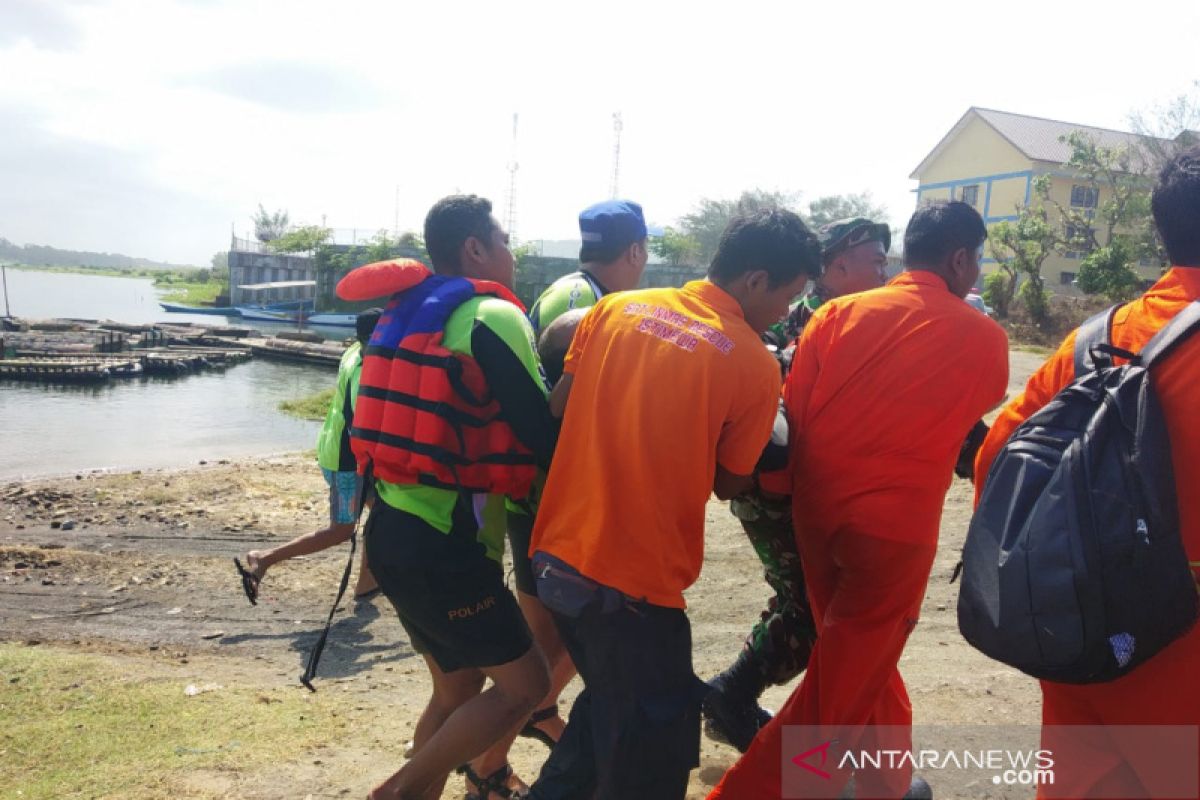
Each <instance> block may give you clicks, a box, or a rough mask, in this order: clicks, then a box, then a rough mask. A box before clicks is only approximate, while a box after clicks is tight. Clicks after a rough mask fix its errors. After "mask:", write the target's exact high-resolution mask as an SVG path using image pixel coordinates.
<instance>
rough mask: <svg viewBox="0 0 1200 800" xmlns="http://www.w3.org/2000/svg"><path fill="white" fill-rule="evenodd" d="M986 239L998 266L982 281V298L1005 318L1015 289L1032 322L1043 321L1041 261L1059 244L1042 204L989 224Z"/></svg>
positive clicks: (1045, 307) (1045, 309)
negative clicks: (1013, 218) (1004, 220)
mask: <svg viewBox="0 0 1200 800" xmlns="http://www.w3.org/2000/svg"><path fill="white" fill-rule="evenodd" d="M987 241H988V249H989V250H991V252H992V257H993V258H995V259H996V264H997V266H998V267H999V269H998V271H997V272H995V273H993V275H989V276H988V278H987V279H985V281H984V287H983V289H984V300H985V301H986V302H987V304H988V305H990V306H991V307H992V308H993V309H995V311H996V314H997V315H999V316H1001V317H1007V316H1008V314H1009V312H1010V311H1011V309H1012V303H1013V300H1014V298H1015V297H1017V296H1018V292H1019V296H1020V299H1021V302H1022V303H1023V304H1024V305H1025V309H1026V310H1027V311H1028V312H1029V316H1030V318H1031V319H1032V320H1033V321H1034V323H1036V324H1037V325H1042V324H1043V323H1045V321H1046V317H1047V312H1048V311H1049V307H1048V298H1047V296H1046V294H1047V293H1046V284H1045V281H1044V280H1043V278H1042V264H1043V263H1044V262H1045V260H1046V259H1047V258H1048V257H1049V256H1050V254H1051V253H1052V252H1054V250H1055V248H1056V247H1057V246H1058V245H1059V235H1058V232H1057V231H1056V230H1055V228H1054V226H1052V225H1051V224H1050V222H1049V220H1048V216H1047V213H1046V207H1045V206H1044V205H1043V204H1042V203H1040V202H1039V203H1035V204H1033V205H1029V206H1022V207H1021V209H1020V212H1019V214H1018V215H1017V219H1016V220H1014V221H1011V222H1000V223H997V224H996V225H994V226H992V229H991V231H989V233H988V240H987ZM997 276H999V277H997Z"/></svg>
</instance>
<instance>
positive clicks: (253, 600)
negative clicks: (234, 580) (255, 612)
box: [233, 558, 262, 606]
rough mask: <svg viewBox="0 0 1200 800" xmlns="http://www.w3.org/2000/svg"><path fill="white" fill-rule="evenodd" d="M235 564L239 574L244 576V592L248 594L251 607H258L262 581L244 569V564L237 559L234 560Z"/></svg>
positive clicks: (247, 597)
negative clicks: (259, 584)
mask: <svg viewBox="0 0 1200 800" xmlns="http://www.w3.org/2000/svg"><path fill="white" fill-rule="evenodd" d="M233 563H234V566H236V567H237V570H238V573H239V574H240V575H241V576H242V591H243V592H245V593H246V599H247V600H249V601H250V605H252V606H256V605H258V583H259V581H261V580H262V579H261V578H260V577H258V576H257V575H255V574H254V573H253V572H251V571H250V570H248V569H246V568H245V567H243V566H242V562H241V561H238V560H237V559H236V558H235V559H233Z"/></svg>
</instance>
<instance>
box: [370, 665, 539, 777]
mask: <svg viewBox="0 0 1200 800" xmlns="http://www.w3.org/2000/svg"><path fill="white" fill-rule="evenodd" d="M427 663H428V664H429V669H430V673H431V674H432V675H433V676H434V686H435V687H437V686H438V685H439V684H441V683H444V680H445V679H446V678H447V677H448V676H447V673H443V672H441V670H440V669H438V667H437V664H436V663H434V662H433V661H432V660H430V659H427ZM471 672H474V670H472V671H471ZM479 672H482V673H483V674H484V675H486V676H487V677H489V678H491V680H492V685H491V686H490V687H489V688H488V689H487V690H486V691H484V692H482V693H480V694H477V695H475V696H473V697H471V698H470V699H469V700H466V701H465V702H463V703H461V704H460V705H458V707H457V708H456V709H454V710H453V711H452V712H451V713H450V714H449V715H448V716H447V717H445V718H444V721H443V722H442V723H441V725H437V726H435V722H436V720H437V716H440V711H437V712H432V713H431V712H430V709H428V708H427V709H426V714H423V715H422V718H421V725H420V726H419V727H420V730H419V734H420V736H421V737H422V738H421V739H419V740H418V741H417V742H416V747H415V749H414V750H413V755H412V759H411V760H410V761H409V762H408V763H407V764H405V765H404V766H403V767H401V769H400V771H399V772H397V773H396V774H395V775H393V776H392V777H390V778H388V779H387V780H386V781H384V782H383V783H382V784H380V785H379V786H378V787H376V789H375V790H374V791H373V792H372V793H371V797H372V798H380V799H382V798H397V799H398V800H436V798H437V797H438V796H440V794H441V790H442V787H443V786H444V785H445V782H446V778H447V777H448V776H449V774H450V771H451V770H453V769H454V768H455V767H457V766H459V765H460V764H464V763H466V762H468V761H470V760H471V759H473V758H477V757H478V756H479V755H480V754H482V753H483V752H484V750H486V749H489V748H491V747H493V746H495V745H497V743H498V742H500V741H502V739H503V738H504V737H505V736H506V735H508V734H509V732H510V731H513V730H515V729H517V728H519V727H520V725H521V724H522V723H523V721H524V720H525V719H526V717H528V715H529V712H530V711H531V710H532V709H533V707H534V705H536V704H537V701H538V700H540V699H541V698H542V697H544V696H545V694H546V691H547V690H548V689H549V686H550V679H549V675H548V673H547V670H546V662H545V659H544V658H543V657H542V653H541V651H540V650H538V649H537V647H536V646H534V647H531V648H529V650H528V651H527V652H526V653H525V655H523V656H521V657H520V658H517V659H515V660H513V661H510V662H508V663H507V664H501V665H499V666H495V667H484V668H482V669H481V670H479ZM452 674H456V673H452ZM471 677H472V679H473V680H476V681H477V680H478V679H477V678H475V677H474V676H471ZM461 688H463V689H464V690H465V688H467V687H466V685H465V682H464V684H463V685H462V686H461ZM435 690H436V689H435ZM427 715H428V718H427ZM435 727H436V730H434V731H433V732H432V733H430V729H433V728H435ZM425 736H428V737H429V738H428V739H425V738H424V737H425ZM506 749H507V748H506Z"/></svg>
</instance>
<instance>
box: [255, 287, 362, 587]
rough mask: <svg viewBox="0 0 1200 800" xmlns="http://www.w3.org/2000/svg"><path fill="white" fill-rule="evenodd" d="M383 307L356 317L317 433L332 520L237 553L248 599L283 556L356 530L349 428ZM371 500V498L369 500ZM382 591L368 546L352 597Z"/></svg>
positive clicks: (358, 482) (358, 489) (358, 484)
mask: <svg viewBox="0 0 1200 800" xmlns="http://www.w3.org/2000/svg"><path fill="white" fill-rule="evenodd" d="M381 313H382V312H381V310H380V309H378V308H372V309H370V310H368V311H364V312H362V313H361V314H359V315H358V317H357V319H356V320H355V336H356V341H355V342H354V343H353V344H352V345H350V347H348V348H347V349H346V352H345V353H343V354H342V360H341V362H340V363H339V364H338V379H337V386H336V388H335V389H334V392H333V398H332V399H331V400H330V401H329V410H328V411H327V412H326V413H325V424H324V425H322V426H321V432H320V433H319V434H318V435H317V464H318V465H319V466H320V467H321V473H322V474H323V475H324V476H325V483H326V484H328V485H329V525H328V526H327V527H325V528H322V529H321V530H319V531H315V532H313V533H307V534H305V535H303V536H298V537H296V538H295V539H292V540H291V541H290V542H288V543H286V544H281V545H280V546H278V547H273V548H271V549H270V550H251V551H250V552H248V553H246V564H245V565H244V566H243V565H242V562H241V561H240V560H239V559H237V558H235V559H234V560H233V563H234V564H235V565H236V566H237V570H238V574H239V575H240V576H241V579H242V591H243V592H245V593H246V599H247V600H249V601H250V605H257V604H258V588H259V586H260V584H261V583H262V579H263V576H264V575H266V574H267V570H268V569H270V568H271V567H273V566H274V565H276V564H278V563H279V562H280V561H287V560H288V559H289V558H296V557H297V556H306V555H311V554H312V553H318V552H320V551H322V550H326V549H328V548H330V547H333V546H335V545H339V544H341V543H342V542H344V541H346V540H348V539H349V538H350V537H351V536H352V535H353V534H354V528H355V525H356V524H357V523H358V515H359V513H360V511H361V509H360V508H359V507H358V504H359V500H360V498H361V497H362V489H363V486H362V478H361V477H359V475H358V472H357V465H356V463H355V459H354V453H353V452H352V451H351V450H350V428H351V426H352V425H353V424H354V408H355V406H356V405H357V403H358V385H359V375H360V374H361V372H362V360H363V356H362V353H363V348H364V347H366V346H367V341H368V340H369V339H370V338H371V332H372V331H374V330H375V323H376V322H378V321H379V315H380V314H381ZM369 502H370V501H369V500H368V504H369ZM378 592H379V587H378V584H376V582H375V577H374V576H373V575H372V574H371V568H370V567H369V566H368V565H367V559H366V553H365V552H364V554H363V556H362V558H361V560H360V562H359V567H358V581H357V582H356V583H355V586H354V599H355V600H357V601H359V602H362V601H366V600H369V599H371V598H372V597H374V596H375V595H376V594H377V593H378Z"/></svg>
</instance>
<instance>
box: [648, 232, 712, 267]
mask: <svg viewBox="0 0 1200 800" xmlns="http://www.w3.org/2000/svg"><path fill="white" fill-rule="evenodd" d="M650 251H651V252H652V253H654V254H655V255H656V256H658V257H659V258H661V259H663V260H664V261H666V262H667V263H668V264H670V265H671V266H675V267H678V266H681V265H684V264H695V263H697V262H698V261H699V260H700V259H699V255H700V244H699V243H698V242H697V241H696V239H695V238H694V237H693V236H691V235H689V234H686V233H684V232H683V231H680V230H676V229H675V228H671V227H667V228H665V229H663V235H662V236H656V237H653V238H651V239H650Z"/></svg>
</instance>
